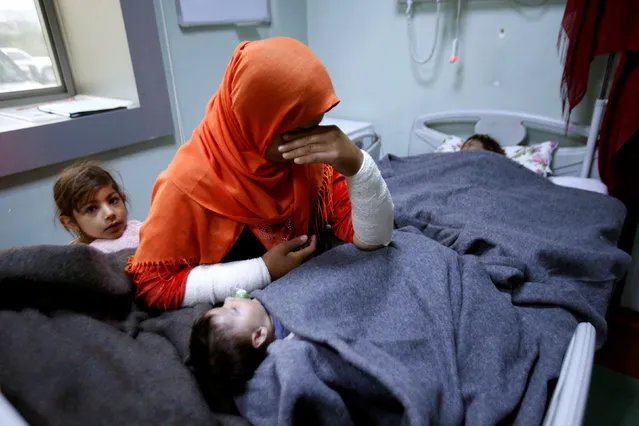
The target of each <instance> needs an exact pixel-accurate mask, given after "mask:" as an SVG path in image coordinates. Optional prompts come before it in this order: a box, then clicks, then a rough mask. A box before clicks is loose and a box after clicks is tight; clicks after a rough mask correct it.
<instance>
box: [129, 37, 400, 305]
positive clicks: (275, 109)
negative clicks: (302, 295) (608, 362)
mask: <svg viewBox="0 0 639 426" xmlns="http://www.w3.org/2000/svg"><path fill="white" fill-rule="evenodd" d="M338 102H339V100H338V98H337V96H336V95H335V92H334V90H333V85H332V83H331V80H330V77H329V75H328V72H327V71H326V69H325V67H324V66H323V65H322V63H321V62H320V61H319V59H318V58H317V57H316V56H315V55H314V54H313V53H312V52H311V51H310V50H309V49H308V48H307V47H306V46H305V45H303V44H302V43H300V42H298V41H296V40H293V39H289V38H283V37H280V38H271V39H266V40H262V41H255V42H244V43H242V44H240V45H239V46H238V47H237V49H236V50H235V52H234V54H233V57H232V58H231V61H230V63H229V65H228V67H227V69H226V73H225V75H224V78H223V80H222V83H221V85H220V87H219V89H218V91H217V93H216V94H215V95H214V96H213V98H212V99H211V101H210V102H209V104H208V107H207V109H206V114H205V116H204V119H203V120H202V122H201V123H200V125H199V126H198V127H197V128H196V129H195V131H194V132H193V136H192V138H191V140H190V141H189V142H188V143H186V144H184V145H183V146H182V147H181V148H180V149H179V150H178V152H177V153H176V155H175V157H174V159H173V161H172V162H171V164H170V165H169V167H168V169H167V170H166V171H164V172H163V173H162V174H160V176H159V177H158V179H157V181H156V183H155V187H154V189H153V195H152V200H151V210H150V212H149V216H148V218H147V220H146V222H145V223H144V225H143V226H142V229H141V232H140V246H139V248H138V250H137V252H136V254H135V255H134V256H133V257H131V258H130V259H129V263H128V266H127V272H129V274H130V275H131V276H132V278H133V280H134V281H135V283H136V285H137V287H138V291H137V294H138V298H139V299H140V300H141V301H142V302H144V303H145V304H146V305H147V306H150V307H154V308H157V309H176V308H179V307H180V306H189V305H193V304H196V303H202V302H210V303H213V304H215V303H219V302H222V301H223V300H224V298H226V297H228V296H230V295H232V294H233V293H234V292H235V291H236V290H237V289H239V288H242V289H246V290H247V291H252V290H255V289H257V288H263V287H264V286H266V285H268V284H269V283H270V282H271V280H275V279H277V278H280V277H281V276H283V275H285V274H286V273H288V272H289V271H290V270H292V269H294V268H295V267H297V266H299V265H300V264H301V263H302V262H303V261H304V260H306V259H307V258H308V257H310V256H311V255H312V254H313V252H314V251H315V249H316V246H317V236H318V235H321V234H323V231H324V230H325V229H327V228H330V229H331V230H332V232H333V233H334V235H335V236H336V237H338V238H339V239H341V240H343V241H345V242H353V243H354V244H355V245H357V246H358V247H360V248H361V249H365V250H370V249H376V248H379V247H382V246H384V245H387V244H388V243H389V242H390V238H391V233H392V225H393V204H392V201H391V198H390V195H389V193H388V189H387V187H386V184H385V183H384V181H383V179H382V177H381V175H380V173H379V170H378V169H377V166H376V165H375V163H374V162H373V160H372V159H371V158H370V156H368V154H366V153H365V152H363V151H361V150H360V149H359V148H357V147H356V146H355V145H354V144H353V143H352V142H351V141H350V140H349V139H348V137H346V136H345V135H344V134H343V133H342V132H341V131H339V129H337V128H335V127H330V126H319V123H320V122H321V120H322V118H323V115H324V113H325V112H326V111H329V110H330V109H331V108H333V107H334V106H335V105H337V103H338ZM308 235H311V237H310V238H309V237H308Z"/></svg>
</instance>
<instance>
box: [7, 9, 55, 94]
mask: <svg viewBox="0 0 639 426" xmlns="http://www.w3.org/2000/svg"><path fill="white" fill-rule="evenodd" d="M41 17H42V15H41V13H40V5H39V3H38V1H37V0H0V93H9V92H17V91H22V90H37V89H45V88H49V87H56V86H61V81H60V76H59V74H58V66H57V63H56V58H55V56H54V55H53V50H52V49H51V41H50V40H49V39H48V33H47V31H46V26H45V25H46V24H45V23H44V22H43V20H42V19H41Z"/></svg>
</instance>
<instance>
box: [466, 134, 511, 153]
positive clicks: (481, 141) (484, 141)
mask: <svg viewBox="0 0 639 426" xmlns="http://www.w3.org/2000/svg"><path fill="white" fill-rule="evenodd" d="M473 149H483V150H484V151H490V152H494V153H497V154H501V155H506V153H505V152H504V150H503V149H502V147H501V146H500V145H499V143H498V142H497V141H496V140H495V139H493V138H491V137H490V136H488V135H472V136H471V137H469V138H468V139H466V141H465V142H464V144H463V145H462V147H461V150H462V151H470V150H473Z"/></svg>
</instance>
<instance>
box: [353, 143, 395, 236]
mask: <svg viewBox="0 0 639 426" xmlns="http://www.w3.org/2000/svg"><path fill="white" fill-rule="evenodd" d="M362 153H363V154H364V161H363V162H362V167H361V168H360V169H359V171H358V172H357V173H356V174H355V175H353V176H351V177H347V178H346V182H347V184H348V195H349V197H350V199H351V205H352V208H353V211H352V218H353V230H354V231H355V238H356V239H357V240H358V241H360V242H362V243H364V244H366V245H369V246H386V245H388V244H389V243H390V242H391V238H392V234H393V219H394V216H393V200H392V199H391V195H390V192H389V191H388V187H387V186H386V182H384V178H382V174H381V173H380V172H379V169H378V168H377V165H376V164H375V161H373V158H372V157H371V156H370V155H369V154H368V153H367V152H366V151H362Z"/></svg>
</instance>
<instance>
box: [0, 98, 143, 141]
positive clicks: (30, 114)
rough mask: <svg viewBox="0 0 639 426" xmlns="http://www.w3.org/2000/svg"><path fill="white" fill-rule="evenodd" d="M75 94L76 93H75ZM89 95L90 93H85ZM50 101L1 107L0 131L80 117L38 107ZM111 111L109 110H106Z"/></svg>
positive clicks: (130, 105) (131, 104) (130, 106)
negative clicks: (63, 114)
mask: <svg viewBox="0 0 639 426" xmlns="http://www.w3.org/2000/svg"><path fill="white" fill-rule="evenodd" d="M76 96H77V95H76ZM87 96H91V95H87ZM95 98H99V99H104V100H107V101H118V100H119V99H112V98H103V97H97V96H95ZM123 102H124V103H126V104H127V107H126V109H128V110H131V109H135V108H139V107H140V104H139V103H137V102H135V103H134V102H132V101H123ZM49 103H51V102H42V103H36V104H30V105H23V106H19V107H11V108H2V109H0V133H3V132H10V131H14V130H22V129H28V128H31V127H38V126H48V125H51V124H55V123H60V122H64V121H72V120H77V119H78V118H81V117H75V118H71V117H63V116H60V115H55V114H50V113H46V112H42V111H40V110H39V109H38V107H39V106H40V105H44V104H49ZM106 112H111V111H106ZM106 112H101V113H98V114H105V113H106Z"/></svg>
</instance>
